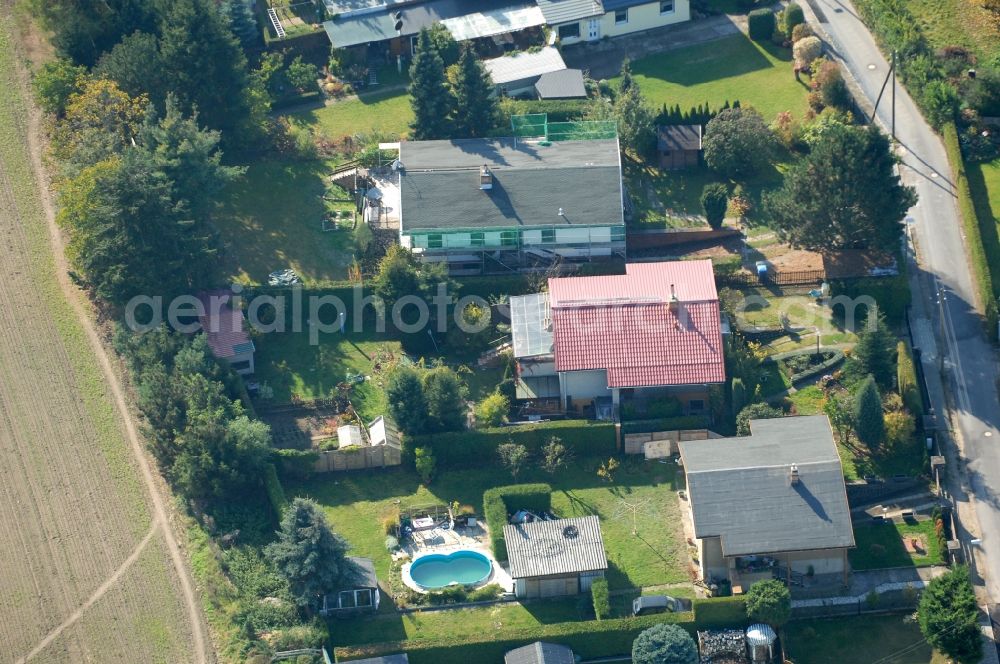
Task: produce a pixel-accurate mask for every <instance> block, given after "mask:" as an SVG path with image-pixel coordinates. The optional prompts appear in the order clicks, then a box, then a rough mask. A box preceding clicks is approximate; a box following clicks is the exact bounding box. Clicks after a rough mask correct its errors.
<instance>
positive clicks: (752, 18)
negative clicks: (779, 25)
mask: <svg viewBox="0 0 1000 664" xmlns="http://www.w3.org/2000/svg"><path fill="white" fill-rule="evenodd" d="M775 27H776V24H775V19H774V12H773V11H771V10H770V9H755V10H753V11H752V12H750V13H749V14H748V15H747V32H748V33H749V34H750V39H752V40H754V41H758V42H762V41H768V40H770V39H771V35H773V34H774V28H775Z"/></svg>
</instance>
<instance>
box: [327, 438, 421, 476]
mask: <svg viewBox="0 0 1000 664" xmlns="http://www.w3.org/2000/svg"><path fill="white" fill-rule="evenodd" d="M402 462H403V458H402V454H401V452H400V448H399V447H397V446H395V445H391V444H388V443H387V444H385V445H365V446H363V447H349V448H346V449H342V450H326V451H324V452H320V453H319V458H318V459H316V464H315V466H314V467H313V470H314V471H315V472H317V473H335V472H340V471H343V470H365V469H368V468H387V467H389V466H398V465H399V464H401V463H402Z"/></svg>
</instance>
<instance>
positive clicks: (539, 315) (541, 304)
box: [510, 293, 553, 357]
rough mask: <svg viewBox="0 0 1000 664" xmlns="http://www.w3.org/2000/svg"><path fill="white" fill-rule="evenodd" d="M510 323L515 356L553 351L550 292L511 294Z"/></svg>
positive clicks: (536, 354)
mask: <svg viewBox="0 0 1000 664" xmlns="http://www.w3.org/2000/svg"><path fill="white" fill-rule="evenodd" d="M510 325H511V337H512V339H513V345H514V357H534V356H538V355H549V354H550V353H552V348H553V342H552V314H551V313H550V311H549V294H548V293H534V294H532V295H516V296H511V298H510Z"/></svg>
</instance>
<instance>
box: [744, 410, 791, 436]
mask: <svg viewBox="0 0 1000 664" xmlns="http://www.w3.org/2000/svg"><path fill="white" fill-rule="evenodd" d="M783 415H784V413H783V412H782V411H781V409H780V408H775V407H774V406H772V405H770V404H767V403H752V404H750V405H749V406H747V407H746V408H744V409H743V410H741V411H740V414H739V415H737V416H736V435H737V436H749V435H750V433H751V432H750V420H771V419H775V418H778V417H782V416H783Z"/></svg>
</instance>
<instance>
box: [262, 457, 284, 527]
mask: <svg viewBox="0 0 1000 664" xmlns="http://www.w3.org/2000/svg"><path fill="white" fill-rule="evenodd" d="M264 489H265V490H266V491H267V498H268V500H270V501H271V509H273V510H274V514H275V516H277V518H278V519H279V520H280V519H281V516H282V515H283V514H284V513H285V508H286V507H287V506H288V500H287V499H286V498H285V488H284V487H283V486H281V480H279V479H278V471H277V469H276V468H275V467H274V464H273V463H269V464H267V465H266V466H264Z"/></svg>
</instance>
